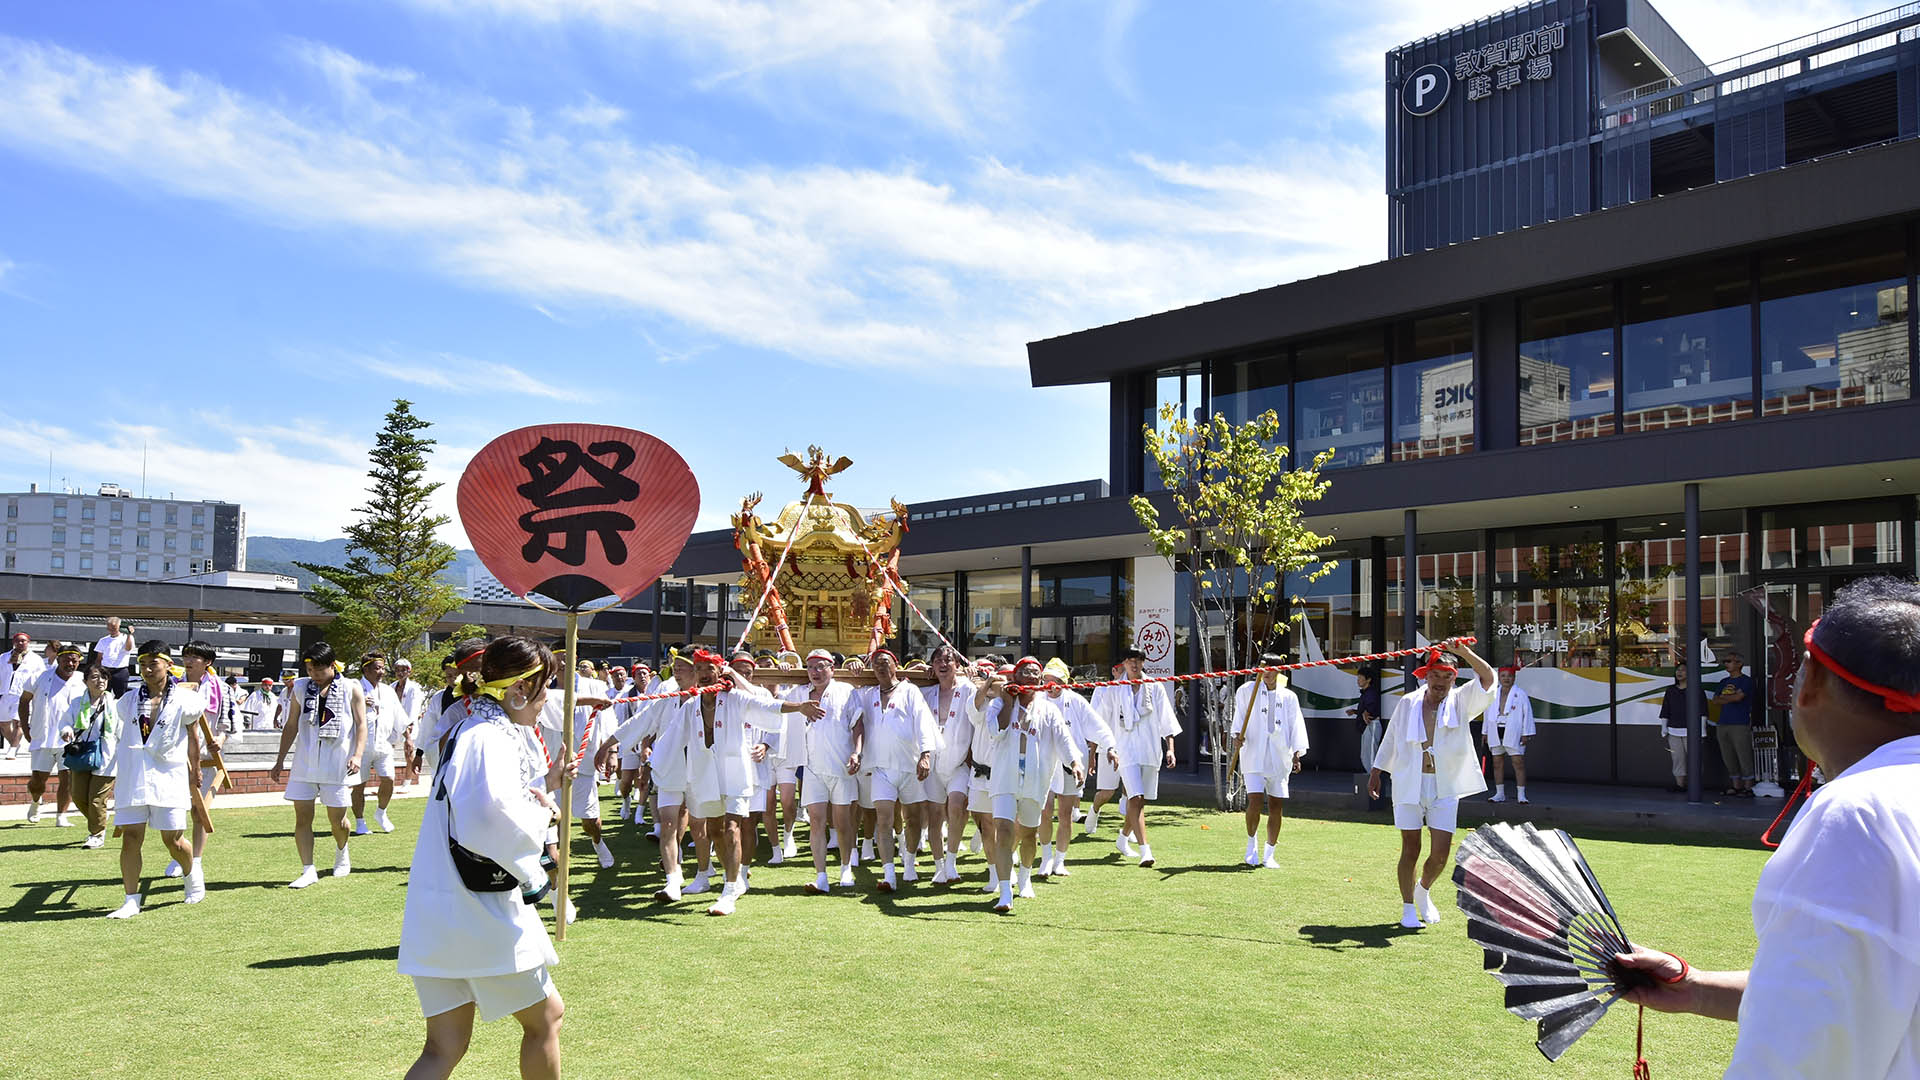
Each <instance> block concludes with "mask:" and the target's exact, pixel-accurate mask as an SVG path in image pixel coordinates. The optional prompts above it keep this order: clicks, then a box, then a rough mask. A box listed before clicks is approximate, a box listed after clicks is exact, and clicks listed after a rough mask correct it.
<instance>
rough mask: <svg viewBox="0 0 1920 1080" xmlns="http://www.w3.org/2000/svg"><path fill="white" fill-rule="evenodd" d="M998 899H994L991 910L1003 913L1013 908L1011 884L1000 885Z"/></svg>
mask: <svg viewBox="0 0 1920 1080" xmlns="http://www.w3.org/2000/svg"><path fill="white" fill-rule="evenodd" d="M999 891H1000V899H998V900H996V901H994V904H993V910H995V911H997V912H999V913H1000V914H1002V915H1005V914H1007V913H1009V912H1011V911H1012V910H1013V886H1012V885H1002V886H1000V890H999Z"/></svg>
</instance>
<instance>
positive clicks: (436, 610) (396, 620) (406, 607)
mask: <svg viewBox="0 0 1920 1080" xmlns="http://www.w3.org/2000/svg"><path fill="white" fill-rule="evenodd" d="M431 426H432V425H431V424H429V423H428V422H427V421H425V420H422V419H421V418H420V417H418V416H415V415H414V413H413V403H412V402H410V401H406V400H404V399H400V400H396V401H394V403H393V408H392V409H391V410H390V411H388V413H387V417H386V424H385V426H384V427H382V428H381V429H380V433H379V434H378V435H376V436H374V444H373V451H372V452H371V453H370V454H369V455H368V458H369V460H370V461H371V463H372V468H370V469H368V470H367V476H368V477H369V478H370V479H371V480H372V483H371V484H370V485H368V487H367V502H366V505H364V506H360V507H356V508H355V510H354V512H355V513H356V514H358V515H359V520H357V521H355V522H353V523H352V524H350V525H348V526H346V534H347V560H346V565H345V566H316V565H313V564H310V563H297V564H295V565H297V566H299V567H300V568H301V569H303V570H306V571H308V572H309V573H311V574H313V575H314V576H315V577H316V578H318V579H319V580H318V581H316V582H315V584H314V587H313V591H312V594H311V595H312V597H313V602H314V603H316V604H318V605H320V606H321V607H322V608H325V609H326V610H328V611H331V612H333V613H334V619H333V622H332V623H331V624H329V625H328V627H327V639H328V640H329V641H331V642H332V643H333V647H334V649H335V650H336V651H337V652H339V653H340V655H341V656H343V657H356V656H359V655H361V654H362V653H363V652H365V651H367V650H368V649H380V650H382V651H383V652H385V653H386V654H387V655H388V656H409V655H411V654H413V653H415V652H416V651H418V650H419V648H420V646H421V644H422V642H423V640H424V636H425V634H426V631H427V629H428V628H429V627H431V626H433V625H434V624H435V623H437V622H439V621H440V617H441V616H442V615H445V614H446V613H447V612H449V611H452V610H453V609H455V608H457V607H459V606H460V604H461V600H460V594H459V593H457V592H455V591H454V588H453V586H451V585H448V584H447V583H446V582H444V581H441V580H440V572H441V571H442V570H445V569H446V568H447V567H448V566H449V565H450V564H451V563H452V562H453V560H454V555H455V553H454V550H453V548H451V547H449V546H447V545H446V544H443V543H441V542H440V541H439V540H438V539H437V538H436V537H435V533H436V532H437V531H438V530H439V528H440V527H441V526H442V525H445V524H446V523H447V522H448V521H450V520H452V519H450V518H448V517H446V516H445V515H443V514H433V513H430V512H429V509H428V505H427V501H428V499H430V498H431V497H432V496H433V493H434V492H435V491H438V490H439V489H440V485H439V484H437V483H428V482H427V480H426V479H425V475H426V469H427V455H428V454H430V453H431V452H432V451H433V447H434V440H432V439H429V438H426V437H425V436H423V435H421V434H420V433H421V432H423V431H425V430H426V429H427V428H428V427H431Z"/></svg>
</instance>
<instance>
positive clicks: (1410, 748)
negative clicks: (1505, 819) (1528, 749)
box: [1373, 671, 1490, 803]
mask: <svg viewBox="0 0 1920 1080" xmlns="http://www.w3.org/2000/svg"><path fill="white" fill-rule="evenodd" d="M1489 696H1490V695H1489V692H1488V689H1487V688H1486V687H1484V686H1482V685H1480V680H1479V679H1478V678H1476V677H1474V675H1473V673H1472V672H1470V671H1469V672H1468V673H1467V674H1466V676H1465V677H1464V678H1461V679H1459V680H1457V681H1456V682H1455V683H1454V684H1453V689H1452V690H1449V691H1447V696H1446V698H1445V699H1444V700H1442V701H1441V702H1440V708H1439V710H1438V711H1437V712H1436V714H1435V719H1436V721H1437V723H1436V725H1435V726H1436V730H1435V731H1434V732H1433V773H1434V777H1433V779H1434V789H1435V797H1437V798H1441V799H1457V798H1459V797H1461V796H1463V795H1477V794H1479V793H1480V792H1482V791H1485V790H1487V781H1486V778H1485V777H1484V776H1482V775H1481V774H1480V762H1479V760H1478V759H1477V758H1476V757H1475V756H1474V753H1473V732H1472V731H1471V730H1470V729H1469V728H1468V727H1467V725H1468V724H1470V723H1472V722H1473V719H1474V717H1477V716H1479V715H1480V713H1481V711H1482V710H1484V709H1485V708H1486V707H1487V700H1488V698H1489ZM1426 700H1427V693H1426V690H1425V689H1424V688H1422V687H1415V688H1414V690H1413V692H1412V693H1410V694H1407V695H1406V696H1404V697H1402V698H1401V699H1400V702H1399V704H1397V705H1395V706H1394V707H1393V719H1392V720H1390V721H1388V722H1387V730H1386V732H1385V733H1383V734H1382V735H1381V736H1380V749H1379V751H1378V752H1377V753H1376V754H1375V756H1374V759H1373V767H1374V768H1376V769H1379V770H1380V771H1382V772H1385V773H1388V774H1390V775H1392V777H1393V801H1394V802H1397V803H1418V802H1419V801H1420V776H1421V774H1422V772H1423V771H1424V770H1423V769H1422V768H1421V765H1422V757H1421V746H1422V744H1423V743H1425V741H1426V738H1427V720H1426V715H1425V711H1426Z"/></svg>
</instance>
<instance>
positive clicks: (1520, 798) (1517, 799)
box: [62, 791, 1527, 824]
mask: <svg viewBox="0 0 1920 1080" xmlns="http://www.w3.org/2000/svg"><path fill="white" fill-rule="evenodd" d="M1513 801H1514V802H1519V803H1524V802H1526V801H1527V793H1526V792H1524V791H1523V792H1521V793H1520V794H1519V795H1517V796H1515V798H1514V800H1513ZM62 824H65V823H64V822H62Z"/></svg>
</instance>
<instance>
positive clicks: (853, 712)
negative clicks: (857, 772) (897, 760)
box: [787, 679, 866, 779]
mask: <svg viewBox="0 0 1920 1080" xmlns="http://www.w3.org/2000/svg"><path fill="white" fill-rule="evenodd" d="M812 694H813V684H812V683H801V684H800V685H799V686H796V687H794V688H793V689H791V690H789V691H787V700H788V701H811V700H813V698H812ZM820 707H821V708H822V709H824V710H826V715H825V716H822V717H821V718H820V719H818V720H806V721H805V723H806V726H807V749H806V757H805V760H804V761H801V762H797V763H796V762H795V761H794V760H793V755H792V753H791V752H789V754H788V757H787V761H788V764H802V765H805V766H806V770H807V771H808V772H810V773H813V774H815V775H817V776H819V777H821V778H823V779H824V778H827V777H832V776H846V775H847V759H848V758H850V757H852V756H853V722H854V721H855V720H858V719H859V718H860V705H859V703H858V702H857V701H855V700H854V693H853V687H852V686H851V685H849V684H847V683H843V682H841V681H839V680H838V679H834V680H829V681H828V683H827V685H826V687H825V688H824V689H822V690H821V691H820ZM861 764H862V765H863V766H864V765H865V764H866V763H865V762H864V761H862V762H861Z"/></svg>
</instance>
